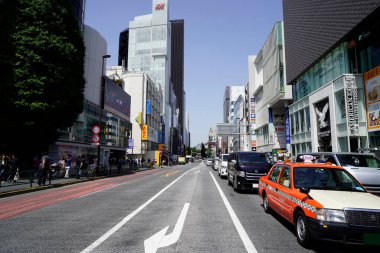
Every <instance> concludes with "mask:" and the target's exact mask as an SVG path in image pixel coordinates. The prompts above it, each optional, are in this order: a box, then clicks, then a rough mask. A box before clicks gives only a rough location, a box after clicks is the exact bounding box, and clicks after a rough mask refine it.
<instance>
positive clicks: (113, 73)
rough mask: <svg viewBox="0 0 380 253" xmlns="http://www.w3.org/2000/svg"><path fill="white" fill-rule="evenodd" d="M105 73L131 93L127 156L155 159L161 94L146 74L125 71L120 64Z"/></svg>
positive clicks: (157, 154) (159, 139)
mask: <svg viewBox="0 0 380 253" xmlns="http://www.w3.org/2000/svg"><path fill="white" fill-rule="evenodd" d="M107 76H108V77H110V78H111V79H114V80H120V81H118V82H120V83H121V86H122V87H123V89H124V91H125V92H127V93H128V94H130V95H131V104H132V107H131V113H130V117H131V124H132V133H131V140H130V142H129V145H128V149H127V152H128V154H127V155H128V157H129V158H132V159H136V158H143V157H144V158H145V160H146V161H148V159H150V160H153V159H156V160H157V161H158V159H159V158H158V157H159V144H160V143H162V138H163V137H162V135H161V131H162V130H161V129H162V124H161V118H160V106H161V99H162V93H161V90H160V89H158V88H157V87H156V85H155V84H154V83H153V81H152V80H151V79H150V77H149V75H147V74H145V73H139V72H127V71H126V70H125V69H124V68H123V67H122V66H114V67H112V68H111V69H109V70H108V71H107Z"/></svg>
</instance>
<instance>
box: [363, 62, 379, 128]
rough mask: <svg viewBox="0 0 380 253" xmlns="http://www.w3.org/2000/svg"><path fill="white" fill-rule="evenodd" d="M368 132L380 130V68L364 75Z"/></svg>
mask: <svg viewBox="0 0 380 253" xmlns="http://www.w3.org/2000/svg"><path fill="white" fill-rule="evenodd" d="M364 94H365V101H366V109H367V113H366V114H367V115H366V116H367V129H368V132H373V131H379V130H380V66H377V67H376V68H373V69H371V70H369V71H367V72H365V73H364Z"/></svg>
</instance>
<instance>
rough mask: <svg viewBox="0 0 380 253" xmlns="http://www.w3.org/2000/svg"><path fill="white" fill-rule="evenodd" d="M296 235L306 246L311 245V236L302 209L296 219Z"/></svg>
mask: <svg viewBox="0 0 380 253" xmlns="http://www.w3.org/2000/svg"><path fill="white" fill-rule="evenodd" d="M295 227H296V236H297V241H298V242H299V244H301V245H302V246H304V247H308V246H310V242H311V237H310V233H309V228H308V226H307V221H306V217H305V214H304V213H303V212H302V211H298V212H297V214H296V219H295Z"/></svg>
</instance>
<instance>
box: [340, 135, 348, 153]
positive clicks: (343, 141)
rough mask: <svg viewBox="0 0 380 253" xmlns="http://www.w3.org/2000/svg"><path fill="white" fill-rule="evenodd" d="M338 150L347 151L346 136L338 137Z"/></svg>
mask: <svg viewBox="0 0 380 253" xmlns="http://www.w3.org/2000/svg"><path fill="white" fill-rule="evenodd" d="M338 151H339V152H348V138H347V137H339V138H338Z"/></svg>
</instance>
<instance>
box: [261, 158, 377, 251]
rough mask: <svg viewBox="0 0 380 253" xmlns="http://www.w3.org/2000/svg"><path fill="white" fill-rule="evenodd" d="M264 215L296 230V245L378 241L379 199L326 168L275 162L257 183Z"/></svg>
mask: <svg viewBox="0 0 380 253" xmlns="http://www.w3.org/2000/svg"><path fill="white" fill-rule="evenodd" d="M259 194H260V196H261V198H262V200H263V207H264V211H265V212H267V213H268V212H270V211H271V210H273V211H275V212H276V213H278V214H280V215H281V216H282V217H284V218H285V219H286V220H287V221H289V222H290V223H292V224H293V225H294V227H295V231H296V237H297V240H298V242H299V243H300V244H301V245H303V246H305V247H307V246H308V245H310V244H311V243H312V241H313V239H319V240H328V241H336V242H342V243H349V244H378V243H379V242H380V197H378V196H375V195H373V194H370V193H368V192H367V191H366V190H365V188H364V187H363V186H362V185H361V184H360V183H359V182H358V181H357V180H356V179H355V178H354V177H353V176H352V175H351V174H350V173H348V172H347V170H345V169H344V168H342V167H339V166H336V165H332V164H330V163H327V164H322V163H311V162H310V163H297V162H296V163H292V162H283V163H276V164H275V165H274V166H273V167H272V169H271V170H270V172H269V173H268V175H266V176H263V177H261V178H260V182H259Z"/></svg>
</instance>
